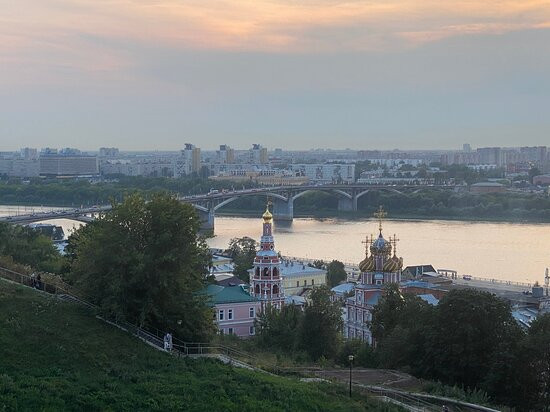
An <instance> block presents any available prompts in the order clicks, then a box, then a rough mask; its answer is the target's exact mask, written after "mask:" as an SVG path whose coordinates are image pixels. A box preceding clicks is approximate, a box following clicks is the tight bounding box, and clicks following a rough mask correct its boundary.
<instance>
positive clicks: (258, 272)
mask: <svg viewBox="0 0 550 412" xmlns="http://www.w3.org/2000/svg"><path fill="white" fill-rule="evenodd" d="M256 277H257V278H259V277H260V268H259V267H256Z"/></svg>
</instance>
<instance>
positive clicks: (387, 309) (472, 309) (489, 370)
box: [371, 286, 550, 411]
mask: <svg viewBox="0 0 550 412" xmlns="http://www.w3.org/2000/svg"><path fill="white" fill-rule="evenodd" d="M372 332H373V336H374V339H375V341H376V350H375V352H374V355H375V356H374V358H371V360H374V364H376V365H377V366H380V367H384V368H391V369H401V370H404V371H406V372H409V373H411V374H413V375H414V376H417V377H422V378H428V379H432V380H437V381H440V382H442V383H444V384H446V385H451V386H453V385H455V386H460V387H464V388H466V389H468V390H470V391H475V390H481V391H484V392H486V393H487V394H488V395H489V397H490V398H491V399H492V400H493V401H494V402H497V403H500V404H505V405H509V406H513V407H515V408H516V409H517V410H520V411H523V410H525V411H531V410H537V411H545V410H549V408H550V314H546V315H542V316H539V317H538V318H537V320H536V321H534V322H533V323H532V325H531V327H530V328H529V329H528V331H526V332H525V331H524V330H523V329H521V328H520V326H519V325H518V323H517V322H516V321H515V319H514V318H513V317H512V314H511V311H510V305H509V304H508V302H506V301H504V300H502V299H500V298H498V297H496V296H495V295H492V294H490V293H487V292H480V291H477V290H474V289H464V290H454V291H451V292H449V293H448V294H447V295H446V296H444V297H443V298H442V299H441V301H440V302H439V304H438V305H437V306H431V305H428V304H427V303H426V302H424V301H422V300H421V299H419V298H418V297H416V296H412V295H404V296H403V295H401V293H400V292H399V289H398V288H397V286H391V287H388V288H387V289H386V292H385V295H384V297H383V298H382V299H381V301H380V302H379V303H378V305H377V306H376V307H375V309H374V313H373V320H372Z"/></svg>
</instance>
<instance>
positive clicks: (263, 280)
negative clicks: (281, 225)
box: [250, 202, 285, 309]
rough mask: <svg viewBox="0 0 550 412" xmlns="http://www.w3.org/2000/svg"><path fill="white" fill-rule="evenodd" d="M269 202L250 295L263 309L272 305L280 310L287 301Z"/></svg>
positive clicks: (255, 260) (255, 259)
mask: <svg viewBox="0 0 550 412" xmlns="http://www.w3.org/2000/svg"><path fill="white" fill-rule="evenodd" d="M269 205H270V203H269V202H268V204H267V207H266V210H265V213H264V214H263V216H262V219H263V232H262V238H261V240H260V249H259V250H258V252H257V253H256V257H255V258H254V268H253V271H252V273H251V274H250V294H251V295H252V296H254V297H256V298H258V299H259V300H260V302H261V303H262V309H263V308H265V307H266V306H267V305H272V306H274V307H275V308H277V309H280V308H281V307H282V306H283V304H284V301H285V294H284V290H283V282H282V278H281V269H280V265H281V262H280V259H279V255H278V254H277V252H276V251H275V242H274V241H273V215H272V214H271V212H270V211H269Z"/></svg>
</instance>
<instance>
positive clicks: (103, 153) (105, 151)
mask: <svg viewBox="0 0 550 412" xmlns="http://www.w3.org/2000/svg"><path fill="white" fill-rule="evenodd" d="M119 155H120V152H119V150H118V149H117V148H116V147H100V148H99V157H118V156H119Z"/></svg>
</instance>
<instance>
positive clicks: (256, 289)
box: [254, 285, 260, 295]
mask: <svg viewBox="0 0 550 412" xmlns="http://www.w3.org/2000/svg"><path fill="white" fill-rule="evenodd" d="M254 293H255V294H256V295H259V294H260V285H256V287H254Z"/></svg>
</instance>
